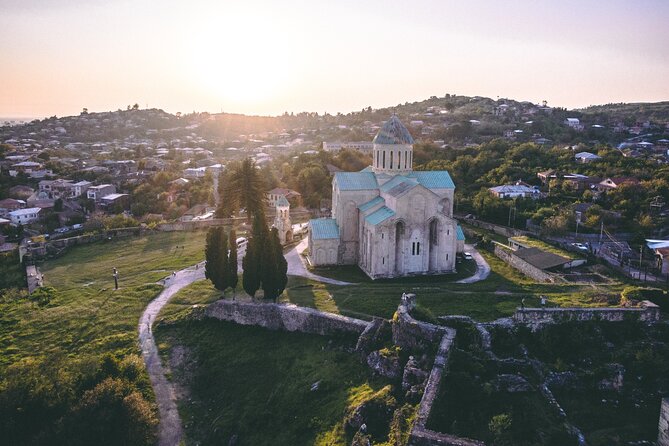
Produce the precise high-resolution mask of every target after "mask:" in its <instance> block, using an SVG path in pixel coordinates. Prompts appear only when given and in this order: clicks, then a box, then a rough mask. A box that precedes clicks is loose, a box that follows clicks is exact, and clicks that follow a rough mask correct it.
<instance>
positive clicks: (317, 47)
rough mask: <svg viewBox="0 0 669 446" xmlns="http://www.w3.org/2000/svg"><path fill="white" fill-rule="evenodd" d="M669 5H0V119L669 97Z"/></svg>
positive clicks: (416, 1) (130, 1)
mask: <svg viewBox="0 0 669 446" xmlns="http://www.w3.org/2000/svg"><path fill="white" fill-rule="evenodd" d="M667 23H669V1H666V0H625V1H623V0H607V1H600V0H597V1H595V0H560V1H557V0H555V1H553V0H506V1H498V0H459V1H452V0H411V1H409V0H404V1H396V0H383V1H377V0H365V1H359V0H357V1H356V0H336V1H332V0H330V1H322V0H282V1H276V0H275V1H270V0H243V1H239V0H237V1H229V0H189V1H175V0H162V1H147V0H0V116H3V117H46V116H53V115H57V116H66V115H72V114H78V113H79V112H81V110H82V109H83V108H84V107H86V108H88V110H89V111H91V112H93V111H108V110H116V109H118V108H122V109H125V108H126V107H127V105H132V104H135V103H138V104H139V105H140V107H141V108H145V107H147V106H148V107H150V108H161V109H163V110H166V111H168V112H172V113H176V112H182V113H188V112H192V111H208V112H212V113H215V112H221V111H225V112H229V113H245V114H254V115H265V114H270V115H275V114H281V113H283V112H285V111H288V112H295V113H297V112H300V111H315V112H319V113H323V112H329V113H336V112H343V113H347V112H350V111H358V110H361V109H362V108H364V107H368V106H372V107H373V108H377V107H385V106H393V105H396V104H399V103H404V102H412V101H417V100H423V99H427V98H428V97H430V96H444V95H445V94H446V93H450V94H461V95H470V96H487V97H491V98H493V99H497V98H511V99H516V100H527V101H532V102H535V103H539V102H541V101H542V100H546V101H548V104H549V105H551V106H560V107H567V108H578V107H585V106H588V105H596V104H605V103H611V102H655V101H662V100H669V81H668V80H669V45H668V43H669V26H667Z"/></svg>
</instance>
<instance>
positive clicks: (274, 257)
mask: <svg viewBox="0 0 669 446" xmlns="http://www.w3.org/2000/svg"><path fill="white" fill-rule="evenodd" d="M266 252H267V255H266V256H264V257H263V274H262V288H263V291H264V293H265V298H266V299H273V300H276V298H277V297H279V296H280V295H281V293H283V290H284V289H285V288H286V283H287V282H288V276H287V271H288V262H286V258H285V257H284V256H283V247H282V246H281V242H280V241H279V231H278V230H277V229H276V228H272V230H271V231H270V233H269V240H268V243H267V251H266Z"/></svg>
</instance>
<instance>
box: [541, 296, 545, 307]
mask: <svg viewBox="0 0 669 446" xmlns="http://www.w3.org/2000/svg"><path fill="white" fill-rule="evenodd" d="M541 308H546V296H543V295H542V296H541Z"/></svg>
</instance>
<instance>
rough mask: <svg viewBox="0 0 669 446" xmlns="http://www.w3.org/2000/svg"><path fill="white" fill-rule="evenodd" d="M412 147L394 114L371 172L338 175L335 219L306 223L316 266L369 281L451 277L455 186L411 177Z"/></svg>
mask: <svg viewBox="0 0 669 446" xmlns="http://www.w3.org/2000/svg"><path fill="white" fill-rule="evenodd" d="M413 144H414V141H413V138H412V137H411V134H410V133H409V131H408V130H407V129H406V127H404V125H403V124H402V122H401V121H400V120H399V118H398V117H397V116H396V115H393V116H392V117H391V118H390V120H388V121H387V122H386V123H385V124H384V125H383V127H382V128H381V130H380V131H379V132H378V134H377V135H376V136H375V137H374V141H373V145H374V150H373V154H372V155H373V164H372V166H369V167H367V168H365V169H363V170H361V171H360V172H337V173H335V176H334V179H333V180H332V218H319V219H314V220H311V221H310V222H309V229H310V230H309V257H310V261H311V263H312V264H313V265H314V266H323V265H354V264H357V265H358V266H359V267H360V268H361V269H362V270H363V271H364V272H365V273H366V274H367V275H368V276H369V277H371V278H372V279H378V278H388V277H401V276H410V275H420V274H439V273H448V272H454V271H455V267H456V252H461V251H462V250H463V249H464V234H463V232H462V229H461V228H460V227H459V226H458V224H457V221H456V220H455V219H454V218H453V193H454V191H455V185H454V184H453V180H452V179H451V176H450V175H449V174H448V172H447V171H427V172H419V171H413Z"/></svg>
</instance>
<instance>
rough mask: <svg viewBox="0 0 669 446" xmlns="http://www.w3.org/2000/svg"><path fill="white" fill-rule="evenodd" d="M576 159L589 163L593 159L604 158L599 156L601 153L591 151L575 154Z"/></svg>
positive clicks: (579, 161)
mask: <svg viewBox="0 0 669 446" xmlns="http://www.w3.org/2000/svg"><path fill="white" fill-rule="evenodd" d="M574 159H575V160H576V162H578V163H583V164H587V163H591V162H593V161H597V160H600V159H602V157H601V156H599V155H595V154H594V153H590V152H579V153H577V154H576V155H574Z"/></svg>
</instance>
